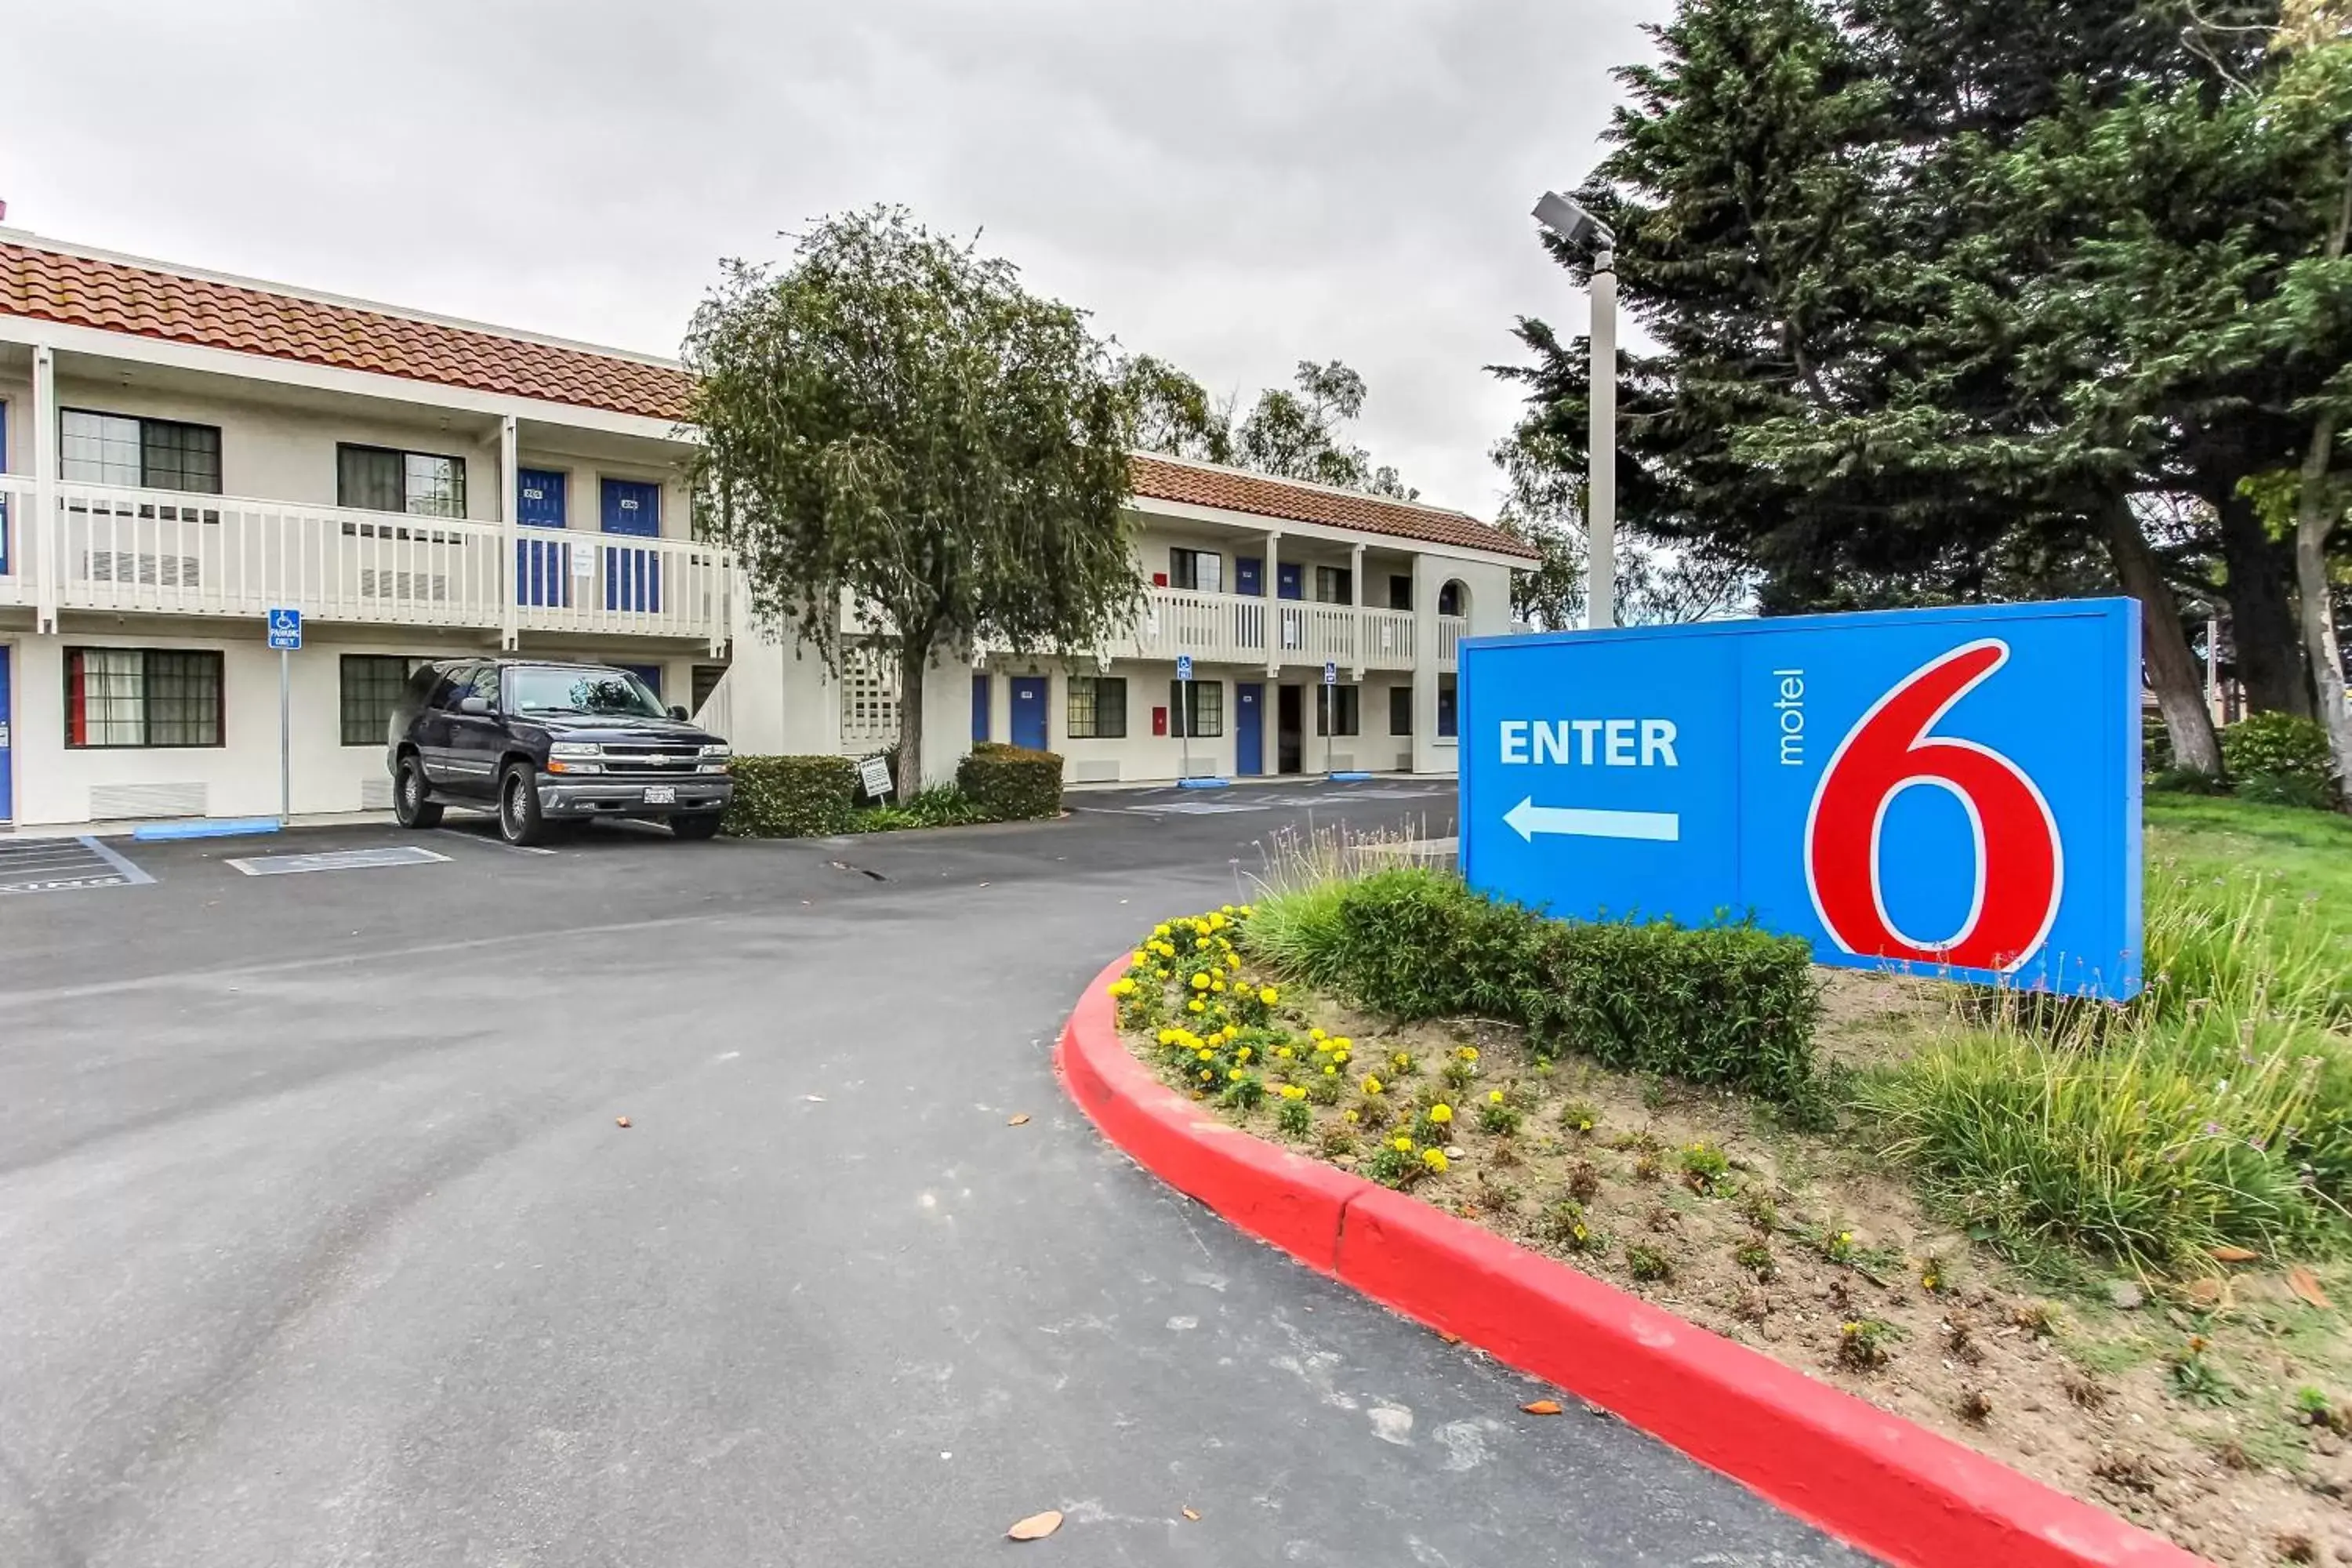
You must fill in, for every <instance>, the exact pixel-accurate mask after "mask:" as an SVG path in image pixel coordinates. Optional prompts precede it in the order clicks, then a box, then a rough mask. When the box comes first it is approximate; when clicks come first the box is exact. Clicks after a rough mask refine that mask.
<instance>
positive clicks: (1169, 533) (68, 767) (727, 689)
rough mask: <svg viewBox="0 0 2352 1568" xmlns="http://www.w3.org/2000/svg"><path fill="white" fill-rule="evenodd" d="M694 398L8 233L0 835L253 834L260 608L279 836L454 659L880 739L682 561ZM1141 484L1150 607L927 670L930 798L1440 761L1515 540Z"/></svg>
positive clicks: (731, 597)
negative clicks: (1065, 646)
mask: <svg viewBox="0 0 2352 1568" xmlns="http://www.w3.org/2000/svg"><path fill="white" fill-rule="evenodd" d="M686 391H687V380H686V377H685V374H684V373H683V372H682V371H681V370H680V369H679V367H678V365H677V363H675V362H674V361H669V360H664V359H659V358H656V357H653V356H649V355H644V354H637V353H629V352H626V351H624V350H618V349H611V348H600V347H594V346H591V345H588V344H584V343H576V342H566V341H563V340H560V339H555V338H550V337H545V336H541V335H539V334H535V333H530V332H525V331H512V330H509V329H504V328H497V327H489V326H484V325H481V324H479V323H476V322H469V321H454V320H451V319H448V318H445V317H439V316H434V315H429V314H426V313H424V312H420V311H414V310H403V309H399V308H396V307H392V306H386V305H380V304H373V303H369V302H366V301H362V300H350V299H344V298H341V297H338V296H335V295H331V294H325V293H320V292H318V291H315V290H310V289H292V288H288V287H285V286H282V285H278V284H271V283H261V282H257V281H254V280H252V279H240V278H232V277H226V276H222V275H219V274H215V273H209V272H205V271H202V270H199V269H196V268H186V267H181V266H176V265H171V264H166V263H163V262H157V261H152V260H144V259H141V258H132V257H125V256H120V255H115V254H112V253H110V252H106V251H101V250H97V249H93V248H91V247H86V246H79V245H72V244H67V243H64V242H60V241H57V240H52V239H47V238H45V237H37V236H35V235H32V234H28V233H25V232H23V231H17V230H8V229H0V822H5V823H11V824H18V825H32V824H51V823H79V822H84V821H101V822H102V821H109V820H113V821H124V820H131V819H148V818H161V817H176V816H259V815H267V814H271V813H274V812H276V811H277V810H278V804H279V802H278V790H279V784H278V656H277V655H275V654H273V653H271V652H270V651H269V649H268V645H267V640H266V636H265V628H264V617H265V614H266V612H267V611H268V610H269V609H270V608H272V607H274V606H291V607H294V608H298V609H299V610H301V611H302V613H303V616H304V619H305V622H306V627H305V633H306V636H305V644H304V647H303V648H302V650H301V651H300V652H299V653H297V654H295V655H293V656H292V689H291V692H292V694H291V714H292V722H291V725H290V735H291V751H292V762H291V767H292V802H291V804H292V808H293V810H294V811H295V812H296V813H298V814H306V813H331V812H351V811H361V810H373V809H383V808H385V807H387V806H388V805H389V804H390V787H391V781H390V778H389V777H388V775H387V774H386V773H385V771H384V763H383V755H384V727H385V722H386V719H387V715H388V714H389V712H390V710H391V705H392V702H393V700H394V697H395V695H396V694H397V693H398V691H399V689H400V687H401V685H402V682H403V681H404V679H405V678H406V676H407V674H408V672H409V670H410V669H411V668H413V667H414V665H415V663H416V662H417V661H418V660H421V659H426V658H443V657H448V656H451V655H459V654H469V653H483V652H492V651H498V650H512V651H517V652H520V653H522V654H525V655H532V656H545V657H550V658H584V659H596V660H601V661H604V662H608V663H613V664H620V665H625V666H627V667H629V668H632V669H635V670H636V671H638V672H639V673H640V674H641V675H643V676H644V678H645V679H646V680H647V681H648V682H650V683H651V684H652V685H654V686H655V688H656V689H657V690H658V691H659V692H660V693H661V695H662V697H663V699H664V700H666V701H668V702H672V703H676V704H677V705H678V706H680V707H683V708H686V709H687V710H688V711H690V712H692V713H693V714H695V715H696V716H697V717H698V718H699V719H700V720H702V721H704V722H705V723H707V724H709V726H711V727H712V728H714V729H716V730H717V731H719V732H720V733H722V734H724V735H726V736H728V738H729V739H730V740H731V741H732V742H734V744H735V746H736V748H737V750H738V751H739V752H843V753H847V754H852V755H863V754H866V753H868V752H874V751H877V750H880V749H882V748H884V747H886V746H887V745H888V744H890V743H891V742H893V741H894V740H895V738H896V735H897V732H898V710H899V703H900V693H899V692H898V689H897V681H896V679H895V678H894V677H893V676H892V675H891V674H889V671H890V669H891V663H890V661H889V660H888V659H887V658H886V657H883V656H882V655H881V654H880V653H879V651H878V650H877V651H875V652H874V653H872V654H867V653H865V652H862V651H854V652H853V657H851V658H849V659H848V660H847V661H846V662H845V668H843V669H842V670H841V672H840V673H839V674H838V675H834V674H828V673H827V672H826V671H825V670H824V668H823V667H822V666H821V665H820V664H819V663H818V662H817V661H816V660H815V659H814V658H813V657H810V656H806V655H803V653H801V652H800V651H798V650H797V649H795V648H794V647H792V646H790V645H789V644H788V643H786V644H781V645H780V644H778V643H777V642H775V641H773V640H772V639H770V638H768V637H764V636H762V635H761V633H760V632H759V631H758V630H756V629H755V628H754V627H752V626H751V625H750V624H749V622H748V619H747V614H746V611H747V605H748V600H747V597H746V595H743V594H742V593H741V592H740V591H739V589H738V587H737V585H736V583H735V570H736V569H735V566H734V563H733V562H732V561H731V560H730V557H729V555H728V553H727V552H725V551H723V550H719V549H717V548H714V547H712V546H709V545H707V544H703V543H699V542H697V541H696V540H695V538H694V536H693V530H692V527H691V517H690V510H689V506H688V496H687V493H686V491H685V489H684V488H683V486H682V484H681V482H680V480H679V478H678V471H679V459H680V458H681V457H682V456H683V455H685V454H686V453H687V452H688V451H689V450H690V449H691V441H692V435H691V432H690V431H688V430H686V429H684V428H682V427H681V426H679V424H678V418H679V415H680V413H681V411H682V410H683V408H684V405H685V401H686ZM1134 489H1135V496H1134V500H1133V501H1132V503H1131V505H1132V507H1133V510H1134V511H1135V512H1136V513H1137V514H1138V523H1139V528H1138V540H1139V570H1140V571H1141V572H1142V573H1143V574H1145V575H1146V577H1147V578H1148V579H1149V583H1150V587H1149V591H1148V594H1147V595H1146V608H1145V611H1144V613H1143V614H1142V615H1141V616H1139V619H1138V620H1137V622H1136V624H1135V625H1134V626H1132V627H1131V628H1128V629H1126V630H1124V631H1122V632H1121V633H1120V634H1119V635H1118V636H1115V637H1112V638H1110V639H1109V640H1108V641H1107V643H1106V644H1105V646H1104V647H1102V648H1101V649H1100V650H1099V652H1098V654H1097V657H1096V658H1091V659H1087V660H1083V661H1079V662H1078V663H1076V664H1074V665H1069V666H1062V665H1056V664H1054V663H1050V662H1043V661H1040V662H1031V661H1026V660H1013V659H1011V658H1007V657H1006V656H1004V655H1003V654H1001V653H999V654H994V655H992V654H989V653H986V652H983V653H982V654H981V655H980V656H979V657H978V658H977V659H976V660H975V661H974V662H971V663H960V664H949V665H943V666H941V667H940V668H938V669H935V670H934V671H933V672H932V673H931V676H930V677H929V679H927V680H926V682H925V688H924V691H923V693H922V700H924V702H925V703H926V705H927V706H926V708H925V716H926V721H927V722H926V725H925V730H926V734H927V736H928V737H929V743H928V744H927V745H926V748H925V751H926V756H925V759H924V761H925V772H926V774H927V775H928V776H930V777H941V776H945V775H946V774H948V773H950V772H951V771H952V768H953V765H954V762H955V760H956V758H957V757H958V756H960V755H961V753H962V752H964V751H965V750H967V749H968V748H969V745H970V743H971V741H972V740H974V739H976V738H977V739H996V740H1009V741H1014V742H1022V743H1025V744H1031V745H1037V746H1044V747H1049V748H1051V749H1053V750H1055V751H1058V752H1062V753H1063V754H1064V755H1065V756H1066V758H1067V759H1068V772H1069V776H1070V778H1071V780H1072V781H1073V782H1087V781H1110V780H1125V781H1150V780H1167V779H1172V778H1175V777H1176V776H1178V774H1179V773H1180V772H1181V771H1182V769H1183V768H1184V766H1185V765H1186V762H1187V759H1189V765H1190V768H1191V771H1192V773H1196V774H1203V775H1206V774H1216V775H1221V776H1225V777H1233V776H1236V775H1243V776H1246V775H1250V774H1258V773H1269V774H1270V773H1320V772H1322V771H1324V770H1325V769H1326V767H1327V766H1328V767H1329V768H1332V769H1336V770H1363V771H1406V772H1413V773H1450V772H1452V771H1453V768H1454V755H1453V747H1454V647H1455V644H1456V643H1457V642H1458V641H1459V639H1460V638H1461V637H1465V636H1468V635H1475V634H1486V633H1493V632H1500V631H1504V630H1507V628H1508V626H1509V600H1510V573H1511V572H1512V571H1513V570H1514V569H1524V568H1525V567H1526V566H1527V565H1528V563H1529V562H1530V560H1531V555H1532V552H1530V551H1528V549H1527V547H1526V546H1524V545H1522V544H1520V543H1519V542H1517V541H1515V540H1512V539H1510V538H1508V537H1507V536H1506V535H1504V534H1501V533H1499V532H1497V531H1495V530H1494V529H1492V528H1489V527H1486V525H1484V524H1482V523H1479V522H1477V521H1474V520H1473V519H1471V518H1469V517H1467V516H1465V515H1463V514H1461V513H1459V512H1454V511H1447V510H1441V509H1437V508H1433V507H1425V506H1419V505H1413V504H1408V503H1404V502H1400V501H1393V500H1384V499H1381V498H1378V497H1372V496H1366V495H1360V494H1357V493H1354V492H1351V491H1346V490H1339V489H1328V488H1326V487H1322V486H1315V485H1306V484H1297V483H1292V482H1289V481H1285V480H1277V479H1266V478H1265V477H1263V476H1259V475H1255V474H1248V473H1244V472H1240V471H1238V470H1234V469H1229V468H1218V467H1214V466H1213V465H1207V464H1197V463H1190V462H1183V461H1179V460H1175V459H1171V458H1162V457H1157V456H1149V455H1142V454H1139V455H1138V456H1137V458H1136V459H1135V468H1134ZM1183 655H1189V656H1190V657H1191V658H1192V664H1193V672H1194V677H1195V679H1194V680H1193V681H1192V683H1191V684H1190V686H1189V687H1179V686H1178V685H1177V684H1176V681H1175V675H1176V660H1177V658H1179V657H1180V656H1183ZM1327 666H1328V668H1329V670H1330V673H1331V674H1332V676H1333V677H1334V678H1335V681H1334V684H1331V685H1330V686H1329V687H1328V689H1327V687H1326V685H1325V672H1326V668H1327ZM1187 731H1189V733H1187Z"/></svg>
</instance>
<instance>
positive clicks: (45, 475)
mask: <svg viewBox="0 0 2352 1568" xmlns="http://www.w3.org/2000/svg"><path fill="white" fill-rule="evenodd" d="M62 523H63V519H61V518H60V517H59V516H58V362H57V354H56V352H55V351H54V350H52V349H51V348H50V347H49V345H48V344H47V343H42V344H39V345H38V346H37V347H36V348H35V349H34V350H33V515H32V516H31V517H30V518H28V519H26V528H25V537H26V543H27V544H29V545H30V546H31V547H32V552H33V629H34V630H36V631H39V632H54V631H56V630H57V629H58V575H59V573H58V564H59V563H58V557H59V555H60V554H62V553H63V549H64V545H63V539H64V534H65V530H64V528H63V526H62Z"/></svg>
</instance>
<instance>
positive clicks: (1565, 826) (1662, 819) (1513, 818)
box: [1503, 795, 1683, 844]
mask: <svg viewBox="0 0 2352 1568" xmlns="http://www.w3.org/2000/svg"><path fill="white" fill-rule="evenodd" d="M1503 820H1504V821H1505V822H1507V823H1508V824H1509V825H1510V827H1511V831H1512V832H1514V833H1517V835H1518V836H1519V837H1522V838H1524V839H1526V840H1527V841H1528V843H1530V844H1532V843H1534V842H1535V837H1536V835H1537V834H1538V833H1565V834H1572V835H1574V836H1575V837H1580V838H1649V839H1654V840H1656V841H1657V842H1659V843H1662V844H1672V843H1675V842H1676V841H1677V840H1679V839H1680V838H1681V837H1682V836H1683V819H1682V816H1681V814H1680V813H1678V812H1672V811H1599V810H1594V809H1591V808H1589V807H1585V806H1579V805H1537V804H1536V802H1535V797H1534V796H1533V795H1529V796H1528V798H1527V799H1525V800H1523V801H1521V802H1519V804H1518V805H1515V806H1513V807H1511V809H1510V810H1508V811H1507V812H1505V813H1503Z"/></svg>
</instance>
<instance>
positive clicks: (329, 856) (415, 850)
mask: <svg viewBox="0 0 2352 1568" xmlns="http://www.w3.org/2000/svg"><path fill="white" fill-rule="evenodd" d="M448 860H449V857H447V856H446V855H442V854H438V853H436V851H434V850H431V849H427V848H425V847H424V846H423V845H421V844H392V845H386V846H384V847H382V848H375V849H320V850H317V851H314V852H311V853H309V854H302V855H253V856H240V857H238V858H234V859H230V860H225V861H223V862H222V864H223V865H225V866H228V867H231V868H234V869H236V870H238V871H242V872H244V873H245V874H246V875H247V876H248V877H286V876H291V875H293V874H295V873H296V872H300V871H374V870H381V869H383V868H387V867H393V866H432V865H446V864H447V863H448Z"/></svg>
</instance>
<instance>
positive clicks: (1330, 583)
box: [1315, 566, 1356, 605]
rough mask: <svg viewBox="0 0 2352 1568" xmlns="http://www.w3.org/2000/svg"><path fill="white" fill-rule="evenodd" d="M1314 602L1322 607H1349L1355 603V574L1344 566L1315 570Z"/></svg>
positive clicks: (1320, 567) (1324, 567)
mask: <svg viewBox="0 0 2352 1568" xmlns="http://www.w3.org/2000/svg"><path fill="white" fill-rule="evenodd" d="M1315 598H1316V602H1317V603H1318V604H1324V605H1351V604H1354V603H1355V602H1356V574H1355V573H1354V572H1352V571H1350V570H1349V569H1348V568H1347V567H1345V566H1318V567H1317V568H1315Z"/></svg>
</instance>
